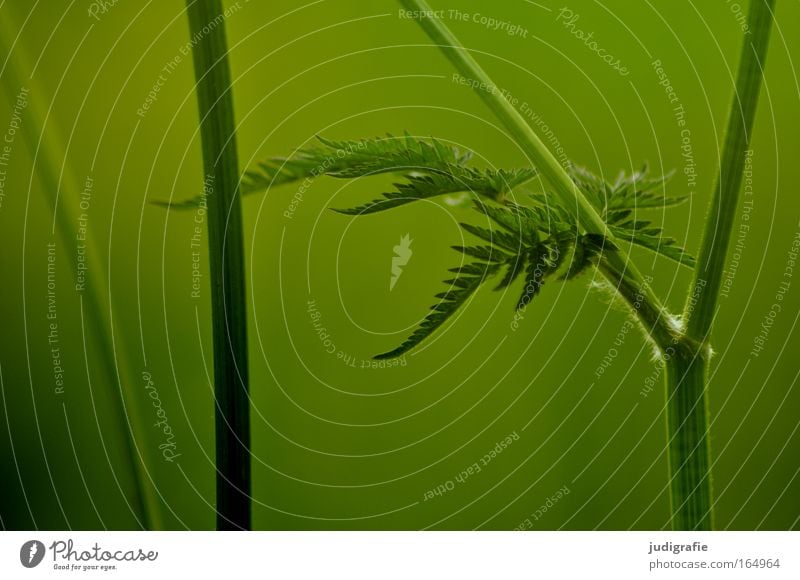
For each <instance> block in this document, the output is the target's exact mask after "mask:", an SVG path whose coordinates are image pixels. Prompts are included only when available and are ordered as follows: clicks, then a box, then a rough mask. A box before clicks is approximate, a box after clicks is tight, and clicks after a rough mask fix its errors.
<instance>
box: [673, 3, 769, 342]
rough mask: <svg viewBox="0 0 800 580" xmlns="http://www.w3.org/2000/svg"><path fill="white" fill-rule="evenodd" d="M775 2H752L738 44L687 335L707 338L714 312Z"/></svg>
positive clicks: (700, 338) (759, 88)
mask: <svg viewBox="0 0 800 580" xmlns="http://www.w3.org/2000/svg"><path fill="white" fill-rule="evenodd" d="M774 5H775V0H753V1H752V2H751V3H750V13H749V15H748V26H749V30H750V34H745V36H744V42H743V44H742V52H741V60H740V62H739V72H738V75H737V78H736V93H735V94H734V97H733V102H732V103H731V109H730V116H729V117H728V129H727V133H726V137H725V143H724V145H723V149H722V162H721V164H720V170H719V176H718V177H717V183H716V187H715V188H714V198H713V200H712V202H711V207H710V209H709V213H708V217H707V219H706V229H705V233H704V234H703V242H702V245H701V247H700V256H699V259H698V260H697V267H696V269H695V276H694V284H693V285H692V292H695V290H697V291H699V295H698V296H697V299H696V301H695V302H694V304H693V307H690V305H691V304H692V302H689V303H687V308H686V313H685V314H686V318H687V334H688V335H689V336H691V337H692V338H694V339H695V340H698V341H706V340H708V339H709V335H710V333H711V325H712V323H713V321H714V317H715V316H716V311H717V300H718V298H719V288H720V284H721V281H722V274H723V272H724V270H725V259H726V257H727V254H728V246H729V243H730V238H731V231H732V229H733V220H734V217H735V213H736V207H737V205H738V202H739V190H740V188H741V185H742V172H743V169H744V163H745V157H746V155H747V154H748V150H749V147H750V140H751V137H752V127H753V119H754V118H755V113H756V105H757V104H758V94H759V92H760V90H761V81H762V78H763V74H764V68H763V67H764V64H765V60H766V57H767V47H768V45H769V36H770V32H771V30H772V11H773V7H774Z"/></svg>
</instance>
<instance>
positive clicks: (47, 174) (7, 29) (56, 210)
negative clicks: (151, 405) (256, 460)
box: [0, 13, 162, 530]
mask: <svg viewBox="0 0 800 580" xmlns="http://www.w3.org/2000/svg"><path fill="white" fill-rule="evenodd" d="M16 36H17V33H16V30H15V29H14V27H13V26H12V25H11V19H10V18H9V16H8V14H6V13H4V14H3V17H2V18H0V54H5V55H8V58H7V60H6V66H5V69H4V70H2V74H0V77H2V84H3V89H4V90H5V91H6V92H7V94H8V97H9V99H11V100H13V98H14V95H15V94H16V93H17V91H19V89H20V87H22V86H23V79H25V80H24V84H25V85H26V86H28V87H30V89H31V95H32V97H31V99H30V102H29V104H28V108H29V109H30V111H29V112H28V113H27V115H26V119H25V123H26V125H27V127H26V128H25V129H24V130H22V131H20V134H21V135H22V137H23V139H24V140H25V145H26V146H27V147H28V149H29V150H30V152H31V154H32V155H34V162H35V165H34V171H35V173H36V177H37V179H38V180H39V181H40V183H41V186H42V189H43V191H44V193H45V195H46V197H47V202H48V203H49V205H50V209H51V210H52V212H53V215H54V216H55V218H54V219H55V233H57V234H58V236H59V237H60V238H61V241H62V243H63V245H64V247H70V246H74V244H75V240H76V239H77V235H76V234H77V230H76V227H75V224H77V223H78V217H79V215H78V212H76V209H77V208H78V207H79V205H78V202H77V197H78V195H77V193H78V191H79V190H80V188H79V187H78V186H77V185H76V184H78V181H77V179H76V178H75V175H74V174H73V171H72V169H71V167H70V165H69V164H68V163H67V164H64V167H63V179H61V180H60V181H59V179H58V175H59V172H58V167H59V164H58V162H57V159H59V158H60V157H63V156H62V155H61V154H60V151H61V150H62V146H61V143H60V140H59V139H58V137H57V136H56V135H55V133H54V132H53V131H49V132H47V133H45V132H43V125H44V122H43V119H45V117H43V115H42V113H41V111H40V109H39V106H38V104H37V102H38V100H39V99H41V95H42V94H43V91H42V90H41V89H40V88H39V86H38V83H37V82H36V81H35V79H33V78H32V77H30V76H29V75H27V74H25V73H24V72H23V71H27V70H29V67H28V64H27V62H26V59H25V55H24V52H23V51H22V50H21V48H20V47H19V46H16V47H15V49H14V52H13V53H12V52H11V50H10V48H11V47H10V46H8V45H7V43H8V40H9V39H12V38H15V37H16ZM37 135H41V140H40V141H37V140H36V136H37ZM59 188H60V189H59ZM59 191H60V195H61V199H60V200H59V203H58V204H57V203H56V200H57V196H58V194H59ZM67 200H70V201H69V202H68V201H67ZM84 244H85V246H86V249H85V252H86V253H85V263H86V266H87V268H88V271H89V272H91V274H90V275H89V276H87V277H86V285H85V289H84V294H85V302H86V308H85V310H84V313H85V316H86V320H87V326H88V328H89V332H88V334H89V335H90V337H89V339H90V341H91V342H92V344H93V345H94V346H95V347H96V348H97V349H98V350H99V352H100V355H99V356H98V358H97V360H99V361H100V363H101V364H102V365H103V367H104V368H103V373H104V374H105V376H106V381H107V384H108V385H116V386H117V389H115V391H116V392H115V393H114V395H115V396H113V397H112V400H113V401H114V402H115V404H114V405H113V412H114V414H115V415H116V420H115V421H114V422H115V423H116V424H117V425H119V426H120V429H121V431H122V440H123V441H124V445H125V453H126V455H127V458H128V463H129V465H130V468H131V470H132V477H133V481H134V503H135V504H136V510H137V511H138V512H139V513H138V519H139V524H140V525H141V526H142V528H144V529H146V530H150V529H160V528H161V527H162V522H161V512H160V507H159V506H160V502H159V499H158V497H157V492H156V489H155V487H154V485H153V481H152V479H151V478H150V476H149V475H148V474H147V470H146V466H147V465H148V463H150V461H149V453H148V451H147V446H137V444H136V440H135V434H136V433H139V434H144V433H146V431H147V430H146V429H145V423H144V421H143V420H142V418H141V414H140V409H139V406H138V404H137V402H136V401H137V396H136V394H135V393H134V392H132V391H131V387H130V385H131V384H136V383H135V382H134V374H133V372H132V370H131V369H130V367H129V363H128V359H127V357H126V356H125V354H124V353H128V352H132V350H129V348H128V347H127V346H126V342H127V341H126V340H125V336H124V335H120V336H119V337H118V338H117V339H116V340H117V341H118V342H119V343H121V348H120V349H119V350H120V351H121V352H122V353H123V355H122V356H119V357H117V356H116V353H115V349H114V348H113V345H114V337H113V336H112V333H113V330H112V328H111V312H112V308H113V306H112V304H111V302H110V295H108V294H107V293H104V292H103V287H102V283H103V282H104V281H105V282H106V283H107V282H108V279H107V278H105V279H104V278H103V277H102V273H105V272H106V268H105V265H104V263H103V261H102V260H101V259H100V257H99V255H98V244H97V242H96V241H95V236H94V234H93V230H92V229H91V228H87V231H86V239H85V242H84ZM68 253H69V256H70V260H71V261H72V264H71V270H72V271H73V272H75V271H77V270H78V263H77V256H76V253H75V252H74V251H72V252H68ZM104 313H108V316H107V315H105V314H104ZM115 477H116V476H115Z"/></svg>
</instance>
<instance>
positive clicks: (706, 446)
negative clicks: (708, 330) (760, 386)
mask: <svg viewBox="0 0 800 580" xmlns="http://www.w3.org/2000/svg"><path fill="white" fill-rule="evenodd" d="M684 345H685V343H680V344H678V345H676V346H675V347H673V348H671V349H669V350H668V351H667V352H666V353H665V355H664V360H665V363H664V364H665V367H666V369H665V370H666V372H665V376H666V379H665V380H666V387H667V389H666V397H667V442H668V446H669V454H668V458H669V474H670V506H671V514H672V516H671V521H672V529H674V530H711V529H713V509H712V508H713V502H712V494H711V471H710V469H709V465H710V456H711V446H710V442H709V437H708V403H707V400H706V398H707V397H706V383H707V380H708V372H707V371H708V355H707V351H705V350H696V349H693V348H685V347H684Z"/></svg>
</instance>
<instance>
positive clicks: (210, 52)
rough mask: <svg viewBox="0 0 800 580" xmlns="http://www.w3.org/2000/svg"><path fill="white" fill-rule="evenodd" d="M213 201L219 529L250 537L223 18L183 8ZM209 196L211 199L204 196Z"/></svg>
mask: <svg viewBox="0 0 800 580" xmlns="http://www.w3.org/2000/svg"><path fill="white" fill-rule="evenodd" d="M186 6H187V12H188V16H189V30H190V33H191V38H192V40H193V42H194V43H195V44H194V46H193V49H192V55H193V59H194V70H195V77H196V79H197V97H198V105H199V111H200V132H201V140H202V146H203V166H204V169H205V175H206V183H208V182H209V180H210V183H211V184H213V190H212V193H211V195H209V196H208V243H209V264H210V269H211V271H210V276H209V277H210V279H211V317H212V329H213V339H214V394H215V398H216V414H215V418H216V421H215V423H216V461H217V528H218V529H220V530H247V529H250V517H251V514H250V501H251V500H250V405H249V394H248V368H247V312H246V303H245V265H244V241H243V230H242V209H241V201H240V198H239V191H238V183H239V162H238V159H237V152H236V132H235V131H236V130H235V125H234V116H233V98H232V94H231V84H230V67H229V64H228V56H227V55H228V48H227V41H226V38H225V24H224V12H223V9H222V2H221V1H220V0H186ZM207 193H208V192H207Z"/></svg>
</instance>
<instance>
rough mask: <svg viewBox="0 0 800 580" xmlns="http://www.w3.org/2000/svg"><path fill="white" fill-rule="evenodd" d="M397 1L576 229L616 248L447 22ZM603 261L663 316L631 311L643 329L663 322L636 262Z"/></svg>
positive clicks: (413, 0)
mask: <svg viewBox="0 0 800 580" xmlns="http://www.w3.org/2000/svg"><path fill="white" fill-rule="evenodd" d="M398 1H399V2H400V4H401V5H402V6H404V7H405V8H406V9H408V10H409V11H412V12H413V13H415V14H417V15H424V16H421V17H419V18H417V19H416V20H417V22H418V23H419V25H420V26H421V27H422V29H423V30H424V31H425V33H426V34H427V35H428V37H429V38H430V39H431V40H432V41H433V42H434V43H435V44H436V45H437V46H438V47H439V49H441V51H442V52H443V53H444V55H445V56H446V57H447V58H448V59H449V60H450V62H451V63H452V64H453V66H454V67H455V68H456V70H458V71H459V72H460V73H461V74H462V75H464V76H465V77H467V78H469V79H472V80H475V81H478V82H477V83H476V84H477V85H478V86H476V88H475V92H476V93H477V95H478V96H479V97H480V98H481V99H482V100H483V102H484V103H486V105H487V106H488V107H489V108H490V109H491V110H492V112H493V113H494V114H495V115H497V117H498V119H500V121H501V122H502V123H503V125H504V126H505V128H506V129H507V130H508V131H509V133H510V134H511V135H512V137H513V138H514V140H515V141H516V143H517V144H518V145H519V146H520V148H521V149H522V150H523V151H524V152H525V154H526V155H527V156H528V159H529V160H530V161H531V163H532V164H533V165H534V167H536V168H537V169H538V170H539V171H541V173H542V175H544V177H545V178H546V179H547V181H548V182H549V183H550V185H551V186H552V187H553V188H554V191H555V193H556V195H557V196H558V198H559V199H560V200H561V203H562V204H563V206H564V207H566V208H572V210H573V212H574V216H575V219H576V223H577V224H578V227H579V228H580V229H583V230H584V231H587V232H590V233H595V234H602V235H603V236H604V237H605V238H606V239H607V240H608V241H609V242H610V243H611V244H612V245H614V246H616V243H615V241H614V236H613V235H612V233H611V232H610V231H609V229H608V227H607V226H606V223H605V221H603V218H602V217H600V215H599V214H598V213H597V211H596V210H595V208H594V206H593V205H592V203H591V202H590V201H589V199H588V198H587V197H586V196H585V195H584V194H583V192H581V190H580V189H579V188H578V187H577V186H576V185H575V182H573V181H572V178H570V176H569V174H568V173H567V171H566V169H565V168H564V167H562V166H561V164H560V163H559V162H558V160H557V159H556V158H555V156H554V155H553V154H552V153H551V152H550V150H549V149H548V148H547V146H546V145H545V144H544V143H543V142H542V140H541V139H540V138H539V136H538V135H537V134H536V132H535V131H534V130H533V129H532V128H531V127H530V125H528V123H527V122H526V121H525V119H524V118H523V117H522V115H521V114H520V113H519V111H517V110H516V109H515V108H514V107H513V106H512V105H511V103H509V102H508V99H506V98H505V97H503V95H502V92H501V91H500V90H496V89H497V85H496V84H495V83H494V82H493V81H492V79H491V78H490V77H489V75H488V74H486V72H485V71H484V70H483V69H482V68H481V66H480V65H479V64H478V63H477V62H476V61H475V59H474V58H472V55H471V54H470V53H469V52H468V51H467V49H465V48H464V47H463V46H462V45H461V43H460V42H459V41H458V39H457V38H456V37H455V36H454V35H453V33H452V32H450V30H449V29H448V28H447V26H446V25H445V24H444V23H443V22H442V21H441V20H440V19H439V18H438V17H435V16H434V12H433V10H431V8H430V6H428V4H427V2H426V1H425V0H398ZM480 85H482V86H484V87H490V89H489V90H485V89H481V88H479V86H480ZM603 261H604V262H606V263H607V264H608V266H609V268H610V269H611V270H613V271H614V272H617V273H619V275H620V276H622V277H624V278H625V280H626V283H627V284H628V285H629V286H632V287H635V288H641V289H642V293H643V300H645V301H646V302H647V303H648V304H649V305H650V306H651V308H650V310H652V311H653V312H655V313H657V315H656V318H660V319H662V322H661V323H658V322H657V321H656V319H653V320H646V319H643V318H642V317H641V314H642V312H643V311H642V310H641V309H639V310H636V314H637V316H639V318H640V320H641V321H642V323H643V324H644V325H645V327H653V326H654V325H656V326H660V325H662V324H663V320H664V319H666V318H668V313H667V310H666V308H665V307H664V306H663V305H662V304H661V301H660V300H659V298H658V296H656V294H655V292H653V290H652V288H651V287H650V285H649V284H647V283H646V282H645V280H644V278H643V277H642V275H641V274H640V273H639V271H638V270H637V268H636V266H634V264H633V263H631V262H630V261H627V260H625V259H624V258H623V256H622V255H621V253H620V252H619V251H617V250H615V249H612V250H609V251H607V252H605V253H604V255H603ZM614 283H615V284H618V281H614Z"/></svg>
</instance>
